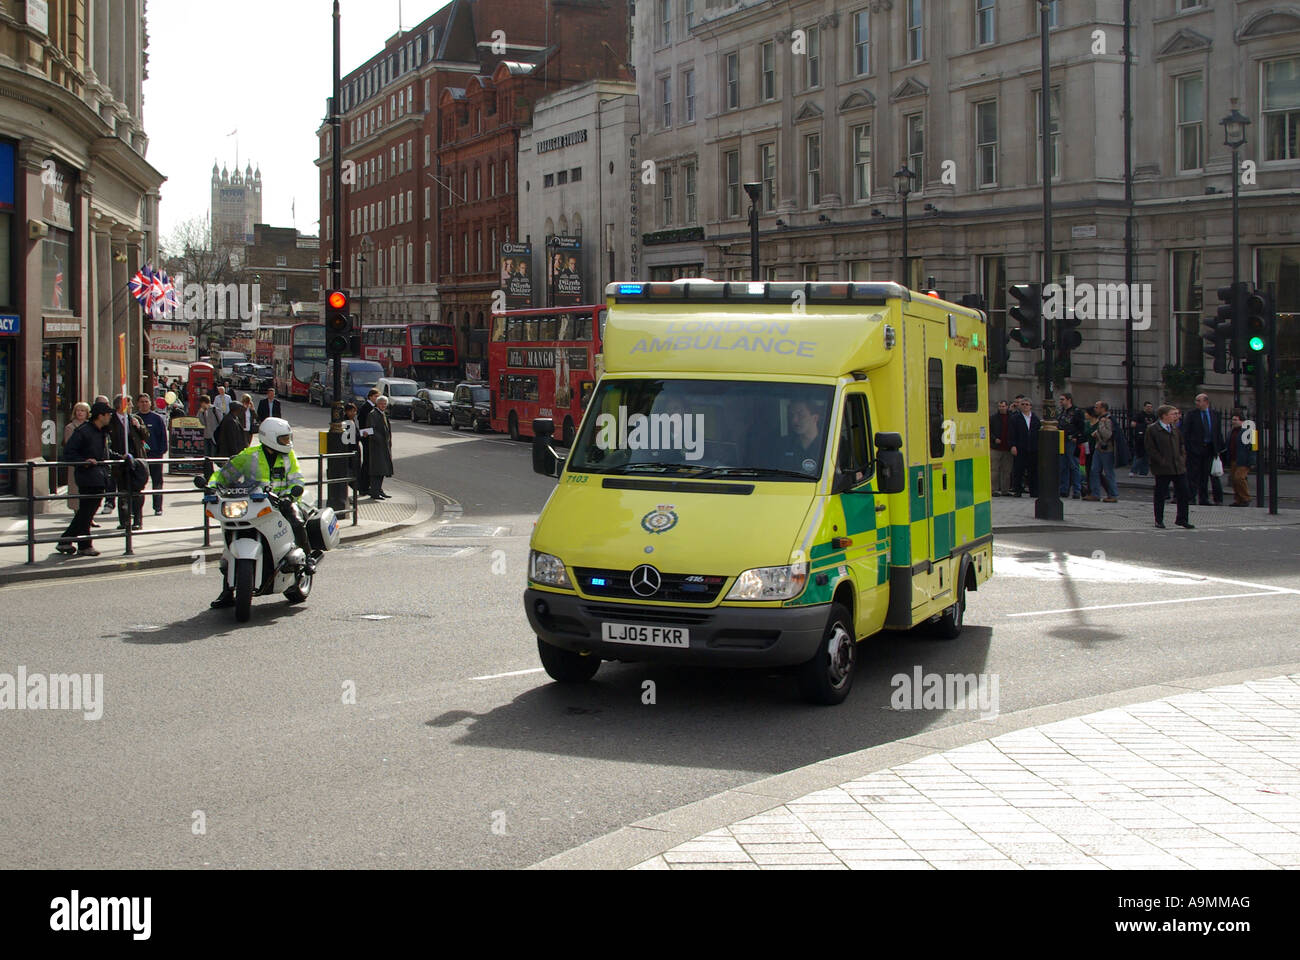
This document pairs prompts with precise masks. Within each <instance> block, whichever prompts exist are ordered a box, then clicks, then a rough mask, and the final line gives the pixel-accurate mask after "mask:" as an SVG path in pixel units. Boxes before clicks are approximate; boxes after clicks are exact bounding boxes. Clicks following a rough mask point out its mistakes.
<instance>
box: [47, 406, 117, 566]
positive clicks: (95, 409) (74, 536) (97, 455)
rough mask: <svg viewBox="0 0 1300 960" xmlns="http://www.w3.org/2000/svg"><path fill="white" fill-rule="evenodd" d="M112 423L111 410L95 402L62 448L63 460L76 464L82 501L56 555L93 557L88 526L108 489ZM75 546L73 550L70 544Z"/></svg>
mask: <svg viewBox="0 0 1300 960" xmlns="http://www.w3.org/2000/svg"><path fill="white" fill-rule="evenodd" d="M112 419H113V408H112V407H110V406H109V405H108V404H107V403H100V402H98V401H96V402H95V403H93V404H91V406H90V415H89V416H88V417H87V419H86V422H85V423H83V424H82V425H81V426H79V427H78V428H77V429H76V432H74V433H73V434H72V437H71V438H70V439H69V440H68V442H67V444H65V445H64V448H63V456H64V458H65V459H66V460H68V461H69V462H70V463H76V464H77V467H76V478H77V489H78V490H80V491H81V497H82V499H81V500H80V502H79V503H78V504H77V513H76V516H74V517H73V518H72V522H71V523H70V524H68V528H67V529H66V530H64V531H63V536H62V537H61V538H60V539H59V542H58V544H57V545H56V546H55V548H54V549H56V550H57V551H58V552H59V553H66V554H71V553H76V554H78V555H79V556H83V557H97V556H99V551H98V550H96V549H95V545H94V542H93V541H92V540H91V539H90V527H91V522H92V521H93V520H94V518H95V511H96V510H98V509H99V503H100V497H102V496H103V493H104V489H105V488H106V487H107V486H108V459H109V450H108V424H109V421H110V420H112ZM74 540H76V541H77V543H76V545H75V546H74V545H73V541H74Z"/></svg>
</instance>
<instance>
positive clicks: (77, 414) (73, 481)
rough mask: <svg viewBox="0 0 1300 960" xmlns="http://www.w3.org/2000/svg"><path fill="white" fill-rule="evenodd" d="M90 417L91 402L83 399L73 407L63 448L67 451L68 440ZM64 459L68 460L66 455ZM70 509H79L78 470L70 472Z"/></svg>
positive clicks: (64, 431) (64, 432)
mask: <svg viewBox="0 0 1300 960" xmlns="http://www.w3.org/2000/svg"><path fill="white" fill-rule="evenodd" d="M88 419H90V404H88V403H86V401H84V400H82V401H81V402H80V403H78V404H76V405H75V406H73V408H72V419H71V420H69V421H68V423H67V426H65V427H64V428H63V449H64V452H65V453H66V452H67V449H68V441H69V440H71V439H72V435H73V434H74V433H76V432H77V429H78V428H79V427H80V426H81V425H82V424H83V423H85V422H86V421H87V420H88ZM62 459H64V460H67V459H68V458H67V457H66V456H65V457H63V458H62ZM68 509H69V510H72V511H73V512H76V509H77V475H76V471H75V470H72V471H69V472H68Z"/></svg>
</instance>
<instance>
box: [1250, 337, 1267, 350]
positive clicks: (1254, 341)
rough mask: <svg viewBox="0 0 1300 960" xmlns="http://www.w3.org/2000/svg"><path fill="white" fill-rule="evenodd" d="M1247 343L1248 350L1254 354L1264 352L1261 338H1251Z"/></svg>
mask: <svg viewBox="0 0 1300 960" xmlns="http://www.w3.org/2000/svg"><path fill="white" fill-rule="evenodd" d="M1249 343H1250V349H1251V350H1253V351H1254V352H1255V353H1262V352H1263V350H1264V338H1263V337H1251V338H1250V341H1249Z"/></svg>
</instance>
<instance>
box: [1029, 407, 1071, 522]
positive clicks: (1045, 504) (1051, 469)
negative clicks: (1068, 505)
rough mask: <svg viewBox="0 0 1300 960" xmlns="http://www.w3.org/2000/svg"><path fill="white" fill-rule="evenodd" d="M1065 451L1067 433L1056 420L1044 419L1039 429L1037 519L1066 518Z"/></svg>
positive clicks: (1035, 511) (1035, 510) (1035, 516)
mask: <svg viewBox="0 0 1300 960" xmlns="http://www.w3.org/2000/svg"><path fill="white" fill-rule="evenodd" d="M1063 453H1065V434H1064V433H1063V432H1062V431H1060V430H1058V429H1057V428H1056V421H1055V420H1044V421H1043V427H1042V429H1041V430H1039V431H1038V499H1037V500H1035V501H1034V518H1035V519H1037V520H1064V519H1065V510H1064V508H1063V507H1062V505H1061V454H1063Z"/></svg>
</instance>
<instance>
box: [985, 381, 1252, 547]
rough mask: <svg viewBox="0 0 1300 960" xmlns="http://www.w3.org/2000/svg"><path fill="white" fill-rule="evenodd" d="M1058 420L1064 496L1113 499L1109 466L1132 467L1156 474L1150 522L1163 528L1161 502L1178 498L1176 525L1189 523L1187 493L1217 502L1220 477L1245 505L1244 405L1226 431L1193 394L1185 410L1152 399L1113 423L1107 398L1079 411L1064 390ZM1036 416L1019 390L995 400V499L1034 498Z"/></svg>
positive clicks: (1203, 398) (1247, 449)
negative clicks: (1026, 494)
mask: <svg viewBox="0 0 1300 960" xmlns="http://www.w3.org/2000/svg"><path fill="white" fill-rule="evenodd" d="M1055 417H1056V423H1057V427H1058V429H1059V430H1060V431H1061V434H1062V436H1061V437H1060V439H1059V441H1058V442H1060V443H1061V444H1062V446H1063V452H1062V453H1061V454H1060V469H1059V489H1058V493H1059V495H1060V496H1061V497H1062V499H1069V498H1073V499H1075V500H1091V501H1097V502H1101V503H1117V502H1118V501H1119V488H1118V487H1117V485H1116V480H1115V471H1116V468H1118V467H1123V466H1125V465H1126V464H1127V465H1130V468H1129V476H1130V477H1147V476H1153V477H1154V478H1155V492H1154V494H1153V507H1154V512H1155V525H1156V526H1157V527H1160V528H1161V529H1163V528H1164V526H1165V524H1164V505H1165V503H1166V502H1167V501H1168V500H1169V499H1170V495H1171V493H1172V498H1173V500H1174V501H1175V503H1176V504H1177V515H1176V518H1175V520H1174V523H1175V524H1176V525H1177V526H1180V527H1185V528H1187V529H1189V530H1190V529H1194V528H1193V526H1192V524H1191V523H1190V522H1189V510H1188V508H1189V506H1190V504H1191V501H1192V499H1193V497H1194V498H1195V499H1196V502H1197V503H1198V504H1200V505H1201V506H1209V505H1210V504H1211V503H1214V504H1216V505H1221V504H1222V503H1223V499H1224V497H1223V493H1224V484H1223V478H1224V477H1227V478H1228V480H1229V482H1230V483H1231V485H1232V493H1233V500H1232V503H1231V506H1234V507H1246V506H1249V505H1250V503H1251V499H1250V488H1249V485H1248V477H1249V475H1250V471H1251V469H1252V468H1253V467H1254V466H1255V459H1256V455H1255V449H1254V444H1253V442H1252V440H1253V438H1252V437H1251V436H1250V434H1249V431H1248V429H1247V423H1248V420H1247V416H1246V411H1244V410H1237V411H1234V413H1233V415H1232V425H1231V429H1230V431H1229V432H1228V433H1227V435H1226V436H1225V434H1224V430H1223V427H1222V425H1221V424H1220V418H1219V414H1218V413H1216V412H1215V411H1214V410H1213V409H1211V407H1210V398H1209V397H1208V396H1207V395H1206V394H1204V393H1202V394H1198V395H1197V397H1196V401H1195V406H1194V409H1193V410H1191V411H1190V412H1189V413H1188V414H1187V416H1183V414H1182V411H1180V410H1179V409H1178V408H1177V407H1176V406H1174V405H1172V404H1163V405H1161V406H1160V407H1155V406H1154V404H1152V403H1151V402H1150V401H1148V402H1146V403H1144V404H1143V405H1142V409H1141V410H1140V411H1138V412H1137V413H1135V414H1133V415H1132V416H1131V417H1129V418H1128V419H1127V423H1124V422H1123V421H1119V422H1117V421H1116V420H1115V419H1114V418H1113V417H1112V416H1111V411H1110V405H1109V404H1108V403H1107V402H1106V401H1105V400H1098V401H1096V402H1095V403H1094V404H1093V405H1092V406H1091V407H1089V408H1087V409H1081V408H1080V407H1078V406H1076V405H1075V403H1074V397H1073V395H1072V394H1071V393H1069V392H1068V391H1063V392H1062V393H1060V394H1059V395H1058V396H1057V407H1056V411H1055ZM1041 428H1042V422H1041V421H1040V420H1039V418H1038V415H1037V414H1036V413H1034V409H1033V403H1032V401H1030V400H1029V398H1027V397H1025V396H1024V395H1023V394H1018V395H1017V396H1016V397H1015V399H1014V400H1012V401H1010V402H1008V401H1006V400H999V401H997V405H996V410H995V412H993V413H992V414H991V415H990V417H989V449H990V457H989V474H990V481H991V485H992V493H993V496H995V497H1006V496H1011V497H1020V496H1023V495H1024V492H1025V490H1028V491H1029V495H1030V496H1031V497H1037V496H1038V444H1039V437H1038V432H1039V430H1040V429H1041Z"/></svg>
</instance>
